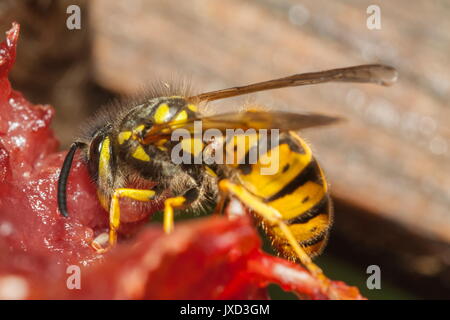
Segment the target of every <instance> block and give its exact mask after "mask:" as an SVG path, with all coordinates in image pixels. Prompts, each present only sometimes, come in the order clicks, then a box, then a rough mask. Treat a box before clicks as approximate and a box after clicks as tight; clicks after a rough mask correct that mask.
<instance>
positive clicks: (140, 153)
mask: <svg viewBox="0 0 450 320" xmlns="http://www.w3.org/2000/svg"><path fill="white" fill-rule="evenodd" d="M132 157H133V158H135V159H138V160H141V161H146V162H148V161H150V156H149V155H148V154H147V153H146V152H145V150H144V148H142V146H140V145H138V146H137V147H136V149H135V150H134V152H133V154H132Z"/></svg>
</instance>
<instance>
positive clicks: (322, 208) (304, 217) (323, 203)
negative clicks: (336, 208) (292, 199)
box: [287, 194, 329, 225]
mask: <svg viewBox="0 0 450 320" xmlns="http://www.w3.org/2000/svg"><path fill="white" fill-rule="evenodd" d="M328 206H329V197H328V194H325V195H324V196H323V198H322V199H321V200H320V201H319V202H317V203H316V204H315V205H314V206H313V207H311V208H310V209H308V210H306V211H305V212H302V213H299V215H298V216H297V217H295V218H292V219H290V220H288V221H287V224H288V225H292V224H299V223H307V222H308V221H309V220H311V219H312V218H314V217H317V216H318V215H319V214H321V213H326V214H328V213H329V210H328Z"/></svg>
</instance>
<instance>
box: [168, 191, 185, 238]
mask: <svg viewBox="0 0 450 320" xmlns="http://www.w3.org/2000/svg"><path fill="white" fill-rule="evenodd" d="M185 202H186V198H185V197H183V196H179V197H174V198H168V199H166V200H165V201H164V223H163V227H164V232H165V233H171V232H172V231H173V225H174V222H173V210H174V209H175V208H181V207H184V204H185Z"/></svg>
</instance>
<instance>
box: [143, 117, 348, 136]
mask: <svg viewBox="0 0 450 320" xmlns="http://www.w3.org/2000/svg"><path fill="white" fill-rule="evenodd" d="M339 120H341V118H339V117H334V116H327V115H323V114H319V113H294V112H284V111H276V112H275V111H260V110H249V111H245V112H232V113H225V114H217V115H213V116H207V117H198V118H193V119H189V120H188V121H172V122H168V123H163V124H158V125H154V126H153V127H152V128H151V129H150V130H149V131H148V132H147V133H146V134H145V136H144V137H143V140H144V142H145V143H150V142H152V141H156V140H159V139H162V138H167V137H168V136H170V134H171V133H172V132H173V131H174V130H176V129H185V130H187V131H189V132H191V133H194V132H196V131H198V130H200V129H201V130H208V129H217V130H220V131H222V132H223V133H226V130H227V129H231V130H236V129H243V130H247V129H256V130H259V129H279V130H280V131H297V130H301V129H306V128H310V127H317V126H324V125H328V124H331V123H334V122H337V121H339ZM197 121H198V122H197Z"/></svg>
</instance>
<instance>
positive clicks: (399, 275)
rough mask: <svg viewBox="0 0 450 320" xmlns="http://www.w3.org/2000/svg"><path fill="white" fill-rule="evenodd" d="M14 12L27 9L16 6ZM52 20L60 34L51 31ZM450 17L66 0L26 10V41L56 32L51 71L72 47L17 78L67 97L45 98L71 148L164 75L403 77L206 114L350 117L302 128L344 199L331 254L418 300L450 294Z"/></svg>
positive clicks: (235, 80)
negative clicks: (102, 108)
mask: <svg viewBox="0 0 450 320" xmlns="http://www.w3.org/2000/svg"><path fill="white" fill-rule="evenodd" d="M32 2H33V1H32ZM34 2H35V3H38V5H36V7H37V8H40V7H42V3H43V2H42V1H34ZM67 3H70V4H71V3H78V4H79V5H80V6H81V7H82V9H83V11H82V12H83V17H82V26H83V27H82V29H81V30H79V31H68V30H66V29H65V28H64V27H65V18H66V17H67V15H66V14H65V7H67ZM371 4H377V5H379V6H380V8H381V30H369V29H368V28H367V26H366V19H367V17H368V14H367V13H366V9H367V7H368V6H369V5H371ZM49 8H51V10H50V9H49ZM7 10H11V11H7ZM7 10H6V9H5V10H4V11H3V12H14V10H16V11H15V12H16V14H15V15H18V14H19V13H18V12H20V14H22V15H23V12H25V11H26V10H25V9H24V7H22V8H21V9H20V10H19V11H17V5H15V4H12V2H10V7H8V8H7ZM1 12H2V11H1V9H0V17H1V16H2V15H1ZM49 12H53V13H52V16H51V17H54V18H53V20H54V21H53V20H52V21H53V22H52V23H53V24H56V25H58V24H59V27H56V28H55V27H53V28H52V31H50V30H47V31H46V33H45V35H42V26H48V25H49V24H50V22H49V20H50V19H49ZM449 12H450V3H449V2H447V1H438V0H433V1H428V0H419V1H414V2H413V3H412V2H411V1H407V0H396V1H359V0H347V1H326V0H305V1H289V0H260V1H238V0H236V1H233V0H231V1H218V0H216V1H213V0H210V1H202V0H192V1H156V0H147V1H144V0H128V1H107V0H94V1H87V2H86V1H72V2H67V1H63V2H60V3H59V4H58V5H54V6H52V7H48V8H47V11H44V13H39V12H38V11H36V10H35V9H31V13H30V14H32V15H33V19H37V20H39V19H41V20H42V24H41V28H39V27H36V25H35V24H33V23H30V22H29V21H30V20H29V19H28V20H27V21H28V22H25V23H26V24H28V25H30V26H29V27H30V28H34V29H35V34H34V35H33V34H28V37H27V38H29V39H30V41H32V39H36V37H37V35H39V36H40V37H41V39H47V40H48V39H49V37H50V36H49V34H50V35H53V36H52V37H50V40H48V43H49V44H48V46H47V47H45V48H44V49H41V51H42V53H41V54H42V55H44V56H45V57H46V59H49V62H48V63H50V64H52V65H53V64H54V65H58V64H56V63H55V62H54V61H55V59H56V60H58V58H57V57H58V56H59V57H61V55H58V52H59V53H61V52H66V51H68V52H66V54H65V56H66V59H65V60H64V61H63V62H60V64H61V66H60V69H61V70H62V71H59V73H58V72H57V73H56V75H55V76H53V77H52V78H51V79H48V78H49V77H48V76H43V77H44V78H42V79H40V80H39V81H37V82H38V84H34V86H32V85H29V84H27V81H26V78H27V76H28V75H29V74H30V69H32V70H34V72H35V74H39V75H41V74H43V73H46V72H45V70H44V71H43V70H41V69H36V68H44V67H45V66H39V67H37V66H36V62H37V61H36V60H35V61H34V63H30V66H29V67H27V68H23V70H18V71H16V73H15V78H14V79H15V80H16V81H17V84H18V86H19V87H20V86H23V87H24V88H28V89H30V94H31V95H32V96H33V97H36V99H38V98H41V97H42V94H43V93H42V91H43V90H44V89H43V88H41V87H38V86H39V85H41V86H42V83H47V84H48V83H50V84H53V87H57V88H59V89H58V90H52V91H51V93H49V94H47V96H45V95H44V99H48V102H51V103H52V104H54V105H55V107H56V108H57V109H59V110H58V112H59V114H58V118H57V121H56V123H55V129H56V130H57V131H58V132H61V133H60V134H61V137H62V139H63V143H64V145H67V144H68V143H69V141H70V140H71V139H72V136H73V134H74V132H75V128H76V125H77V124H80V123H81V122H82V119H83V118H84V117H85V116H86V115H87V114H90V113H91V112H92V111H93V110H94V109H96V108H97V106H98V105H100V104H101V103H100V102H103V101H106V100H107V98H108V97H110V96H114V95H117V94H133V93H136V92H138V91H139V90H141V89H142V88H144V87H145V86H146V85H148V83H150V82H152V81H155V80H157V79H170V78H171V77H173V76H186V77H188V78H190V79H191V80H192V82H193V83H194V84H195V87H196V88H197V89H198V91H199V92H202V91H208V90H215V89H221V88H225V87H230V86H235V85H242V84H247V83H251V82H257V81H262V80H268V79H271V78H276V77H281V76H286V75H290V74H293V73H299V72H309V71H318V70H323V69H328V68H336V67H343V66H350V65H357V64H364V63H378V62H379V63H385V64H389V65H392V66H394V67H396V68H397V69H398V71H399V75H400V76H399V81H398V83H397V84H395V85H394V86H392V87H388V88H386V87H378V86H375V85H365V84H342V83H341V84H323V85H317V86H308V87H302V88H289V89H281V90H277V91H271V92H264V93H258V94H253V95H251V96H250V97H244V98H233V99H228V100H225V101H221V102H217V103H214V104H211V105H209V106H208V110H207V112H211V113H222V112H225V111H229V110H239V109H240V108H241V106H242V105H243V104H244V103H246V102H248V101H253V102H258V103H261V104H264V105H266V106H267V107H268V108H271V109H275V110H291V111H293V110H299V111H316V112H317V111H319V112H324V113H327V114H332V115H339V116H342V117H345V118H346V119H347V121H346V122H345V123H343V124H341V125H338V126H333V127H329V128H323V129H317V130H310V131H305V132H302V136H304V137H305V138H306V139H307V141H308V142H310V144H311V145H312V148H313V150H314V151H315V152H316V154H317V157H318V159H319V161H320V162H321V163H322V166H323V168H324V170H325V172H326V174H327V176H328V179H329V181H330V187H331V190H332V193H333V196H334V197H335V199H336V228H335V231H334V233H333V235H332V238H331V242H330V250H331V252H337V253H339V254H341V255H342V256H345V257H347V258H348V259H351V260H354V261H355V263H360V264H361V265H362V264H364V263H365V264H366V265H367V263H370V264H381V265H383V267H384V266H385V268H386V269H387V270H388V272H389V273H390V274H391V275H392V277H393V278H395V279H397V280H398V281H399V282H401V284H402V285H404V286H405V287H407V288H410V287H411V288H413V289H414V290H416V292H419V296H424V297H443V296H447V297H450V246H449V244H450V129H449V124H450V106H449V103H448V100H449V98H450V75H449V70H450V69H449V63H448V56H449V54H450V50H449V43H450V42H449V40H450V39H449V38H450V34H449V33H448V30H450V20H449V19H448V14H449ZM5 16H6V14H5V15H4V17H5ZM13 16H14V15H11V14H9V15H8V16H7V18H6V17H5V18H4V24H2V23H0V25H7V23H10V21H12V19H11V17H13ZM25 17H28V18H29V15H28V16H27V15H25ZM25 17H21V18H22V19H23V20H26V19H25ZM17 19H19V22H20V18H17ZM17 19H16V20H17ZM22 27H23V29H24V28H25V26H22ZM53 29H54V30H53ZM3 30H6V27H4V28H3ZM24 32H25V33H27V31H26V30H24ZM21 41H22V44H21V45H24V44H23V42H25V41H26V40H24V39H22V40H21ZM34 46H35V47H37V46H38V44H36V43H35V44H34ZM68 47H70V50H69V49H68ZM31 48H33V47H31ZM64 49H65V50H64ZM19 50H21V49H20V47H19ZM61 50H63V51H61ZM27 51H28V50H27ZM49 51H52V52H53V55H54V56H50V57H48V52H49ZM20 52H21V51H19V54H20ZM28 55H30V52H28ZM46 55H47V56H46ZM86 57H87V58H86ZM38 58H39V56H38V57H37V58H36V59H38ZM20 59H21V57H20V56H19V61H20ZM22 59H23V61H25V60H26V59H25V58H23V56H22ZM29 60H30V58H29V59H28V60H27V61H29ZM41 61H42V59H41ZM33 68H34V69H33ZM27 86H28V87H27ZM36 88H38V89H36ZM44 91H45V90H44ZM80 92H81V93H80ZM41 102H47V101H42V100H41ZM333 238H334V239H336V240H333ZM333 241H335V243H334V242H333Z"/></svg>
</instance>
